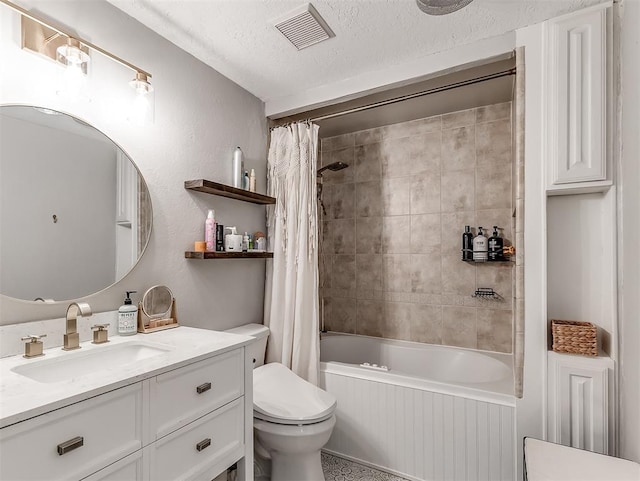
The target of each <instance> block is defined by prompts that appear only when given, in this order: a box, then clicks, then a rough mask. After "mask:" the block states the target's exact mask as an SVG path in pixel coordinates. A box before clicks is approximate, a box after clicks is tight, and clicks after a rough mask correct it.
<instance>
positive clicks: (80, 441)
mask: <svg viewBox="0 0 640 481" xmlns="http://www.w3.org/2000/svg"><path fill="white" fill-rule="evenodd" d="M80 446H84V438H83V437H82V436H76V437H75V438H73V439H69V441H65V442H64V443H60V444H58V454H59V455H60V456H62V455H63V454H67V453H68V452H70V451H73V450H74V449H77V448H79V447H80Z"/></svg>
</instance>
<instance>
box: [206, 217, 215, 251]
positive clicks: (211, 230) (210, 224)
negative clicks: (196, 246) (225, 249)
mask: <svg viewBox="0 0 640 481" xmlns="http://www.w3.org/2000/svg"><path fill="white" fill-rule="evenodd" d="M215 215H216V214H215V211H214V210H213V209H209V213H208V214H207V220H205V221H204V241H205V242H206V243H207V250H208V251H214V250H215V249H216V219H215Z"/></svg>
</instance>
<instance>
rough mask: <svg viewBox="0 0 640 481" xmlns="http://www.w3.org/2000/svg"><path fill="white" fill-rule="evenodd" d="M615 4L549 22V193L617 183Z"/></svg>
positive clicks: (602, 188)
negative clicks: (613, 95) (613, 110)
mask: <svg viewBox="0 0 640 481" xmlns="http://www.w3.org/2000/svg"><path fill="white" fill-rule="evenodd" d="M611 9H612V7H611V4H610V3H604V4H600V5H597V6H595V7H592V8H589V9H585V10H582V11H580V12H578V13H572V14H569V15H565V16H562V17H559V18H557V19H553V20H550V21H548V22H547V23H546V51H547V55H546V73H545V76H546V86H547V95H546V104H545V107H546V126H545V133H546V143H547V160H546V162H547V165H546V167H547V168H546V170H547V194H548V195H558V194H574V193H587V192H598V191H605V190H606V189H608V188H609V187H610V186H611V185H612V179H611V167H610V165H609V163H610V156H611V154H610V152H611V148H610V142H611V135H610V125H611V121H612V114H611V101H610V91H611V89H612V82H611V78H612V77H611V73H612V72H611V66H610V64H611V53H610V52H611V31H612V28H611V25H610V24H611Z"/></svg>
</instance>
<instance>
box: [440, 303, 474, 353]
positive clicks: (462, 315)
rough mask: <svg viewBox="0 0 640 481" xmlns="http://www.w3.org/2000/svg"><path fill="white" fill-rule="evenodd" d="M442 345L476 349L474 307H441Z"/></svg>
mask: <svg viewBox="0 0 640 481" xmlns="http://www.w3.org/2000/svg"><path fill="white" fill-rule="evenodd" d="M442 344H445V345H447V346H458V347H466V348H470V349H476V347H477V345H478V344H477V327H476V308H475V307H451V306H443V307H442Z"/></svg>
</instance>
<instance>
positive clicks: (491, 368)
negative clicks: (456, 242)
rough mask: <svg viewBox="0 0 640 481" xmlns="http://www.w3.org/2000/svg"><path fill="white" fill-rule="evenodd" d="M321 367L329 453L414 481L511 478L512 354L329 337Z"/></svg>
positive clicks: (322, 345)
mask: <svg viewBox="0 0 640 481" xmlns="http://www.w3.org/2000/svg"><path fill="white" fill-rule="evenodd" d="M320 361H321V362H320V385H321V387H323V388H324V389H326V390H327V391H329V392H330V393H332V394H334V395H335V396H336V398H337V400H338V406H337V409H336V417H337V423H336V427H335V428H334V431H333V434H332V436H331V439H330V440H329V443H328V444H327V445H326V446H325V451H327V452H330V453H332V454H335V455H338V456H342V457H345V458H348V459H352V460H354V461H358V462H361V463H364V464H368V465H371V466H373V467H377V468H379V469H382V470H385V471H388V472H391V473H394V474H397V475H400V476H403V477H405V478H407V479H412V480H474V481H476V480H490V481H497V480H513V479H515V469H516V468H515V397H514V395H513V371H512V367H511V366H512V364H511V355H507V354H499V353H484V352H480V351H472V350H467V349H458V348H452V347H443V346H433V345H428V344H421V343H414V342H406V341H395V340H387V339H380V338H375V337H367V336H357V335H348V334H333V333H328V334H323V335H322V339H321V341H320ZM365 363H366V364H365ZM374 364H375V366H374Z"/></svg>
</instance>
